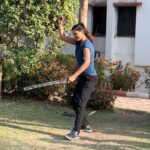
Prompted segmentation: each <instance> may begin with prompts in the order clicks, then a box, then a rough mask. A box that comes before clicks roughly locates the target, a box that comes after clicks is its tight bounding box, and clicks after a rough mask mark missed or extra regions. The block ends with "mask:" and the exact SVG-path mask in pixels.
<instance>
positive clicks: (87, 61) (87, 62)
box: [69, 48, 90, 82]
mask: <svg viewBox="0 0 150 150" xmlns="http://www.w3.org/2000/svg"><path fill="white" fill-rule="evenodd" d="M89 65H90V49H89V48H85V49H84V63H83V65H82V66H81V67H80V68H79V69H78V70H77V71H76V72H75V73H74V74H73V75H72V76H70V77H69V82H73V81H75V80H76V78H77V77H78V76H79V75H80V74H81V73H82V72H84V71H85V70H86V69H87V68H88V66H89Z"/></svg>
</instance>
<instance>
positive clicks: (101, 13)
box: [93, 7, 106, 36]
mask: <svg viewBox="0 0 150 150" xmlns="http://www.w3.org/2000/svg"><path fill="white" fill-rule="evenodd" d="M93 35H94V36H105V35H106V7H93Z"/></svg>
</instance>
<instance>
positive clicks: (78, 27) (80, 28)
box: [72, 23, 94, 43]
mask: <svg viewBox="0 0 150 150" xmlns="http://www.w3.org/2000/svg"><path fill="white" fill-rule="evenodd" d="M73 30H76V31H83V32H84V34H85V36H86V37H87V38H88V39H89V40H90V41H91V42H92V43H93V42H94V37H93V35H92V34H91V33H90V32H89V31H88V30H87V29H86V27H85V25H84V24H83V23H78V24H76V25H74V26H73V27H72V31H73Z"/></svg>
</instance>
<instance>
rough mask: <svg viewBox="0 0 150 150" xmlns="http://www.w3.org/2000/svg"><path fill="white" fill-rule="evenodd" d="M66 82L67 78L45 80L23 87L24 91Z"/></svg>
mask: <svg viewBox="0 0 150 150" xmlns="http://www.w3.org/2000/svg"><path fill="white" fill-rule="evenodd" d="M66 83H68V79H62V80H56V81H51V82H45V83H40V84H35V85H31V86H27V87H24V91H29V90H33V89H37V88H41V87H46V86H52V85H57V84H66Z"/></svg>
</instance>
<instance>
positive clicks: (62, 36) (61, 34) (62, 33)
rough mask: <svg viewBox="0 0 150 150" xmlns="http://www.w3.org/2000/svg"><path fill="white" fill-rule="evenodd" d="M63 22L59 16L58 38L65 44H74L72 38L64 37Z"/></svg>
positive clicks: (62, 18) (74, 41)
mask: <svg viewBox="0 0 150 150" xmlns="http://www.w3.org/2000/svg"><path fill="white" fill-rule="evenodd" d="M63 21H64V17H62V16H61V17H59V18H58V30H59V35H60V38H61V39H62V40H63V41H65V42H67V43H70V44H76V40H75V39H74V38H72V37H69V36H65V32H64V27H63Z"/></svg>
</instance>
